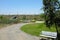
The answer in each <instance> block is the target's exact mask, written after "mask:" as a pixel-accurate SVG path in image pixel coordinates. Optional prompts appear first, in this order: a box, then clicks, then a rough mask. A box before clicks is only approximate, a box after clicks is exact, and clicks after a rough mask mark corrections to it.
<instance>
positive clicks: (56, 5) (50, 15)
mask: <svg viewBox="0 0 60 40" xmlns="http://www.w3.org/2000/svg"><path fill="white" fill-rule="evenodd" d="M43 5H44V13H45V23H46V26H47V27H49V28H50V27H51V26H52V25H53V24H55V27H56V31H57V40H60V38H59V36H58V35H59V32H58V28H57V27H60V21H59V20H60V18H58V17H56V14H57V10H60V2H59V0H43Z"/></svg>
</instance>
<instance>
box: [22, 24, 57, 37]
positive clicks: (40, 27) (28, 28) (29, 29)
mask: <svg viewBox="0 0 60 40" xmlns="http://www.w3.org/2000/svg"><path fill="white" fill-rule="evenodd" d="M21 30H22V31H24V32H26V33H28V34H30V35H34V36H39V35H40V33H41V31H52V32H55V31H56V29H55V27H54V26H52V27H51V28H50V29H49V28H48V27H46V25H45V24H44V23H40V24H38V23H37V24H36V23H34V24H27V25H24V26H23V27H21Z"/></svg>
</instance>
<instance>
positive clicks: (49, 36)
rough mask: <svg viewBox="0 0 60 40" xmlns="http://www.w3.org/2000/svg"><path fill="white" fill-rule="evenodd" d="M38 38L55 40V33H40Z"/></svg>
mask: <svg viewBox="0 0 60 40" xmlns="http://www.w3.org/2000/svg"><path fill="white" fill-rule="evenodd" d="M40 37H41V38H43V39H46V40H50V39H53V40H56V38H57V32H49V31H42V32H41V34H40Z"/></svg>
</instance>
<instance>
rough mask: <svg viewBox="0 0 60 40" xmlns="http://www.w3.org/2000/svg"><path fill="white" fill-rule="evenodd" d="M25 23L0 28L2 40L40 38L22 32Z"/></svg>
mask: <svg viewBox="0 0 60 40" xmlns="http://www.w3.org/2000/svg"><path fill="white" fill-rule="evenodd" d="M23 25H25V23H21V24H14V25H11V26H8V27H6V28H2V29H0V40H39V38H38V37H35V36H31V35H28V34H26V33H24V32H22V31H21V30H20V29H19V28H21V27H22V26H23Z"/></svg>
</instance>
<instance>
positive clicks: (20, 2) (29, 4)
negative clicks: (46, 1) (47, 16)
mask: <svg viewBox="0 0 60 40" xmlns="http://www.w3.org/2000/svg"><path fill="white" fill-rule="evenodd" d="M42 7H43V4H42V0H0V14H29V15H30V14H40V13H42V12H43V11H42V10H41V8H42Z"/></svg>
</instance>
